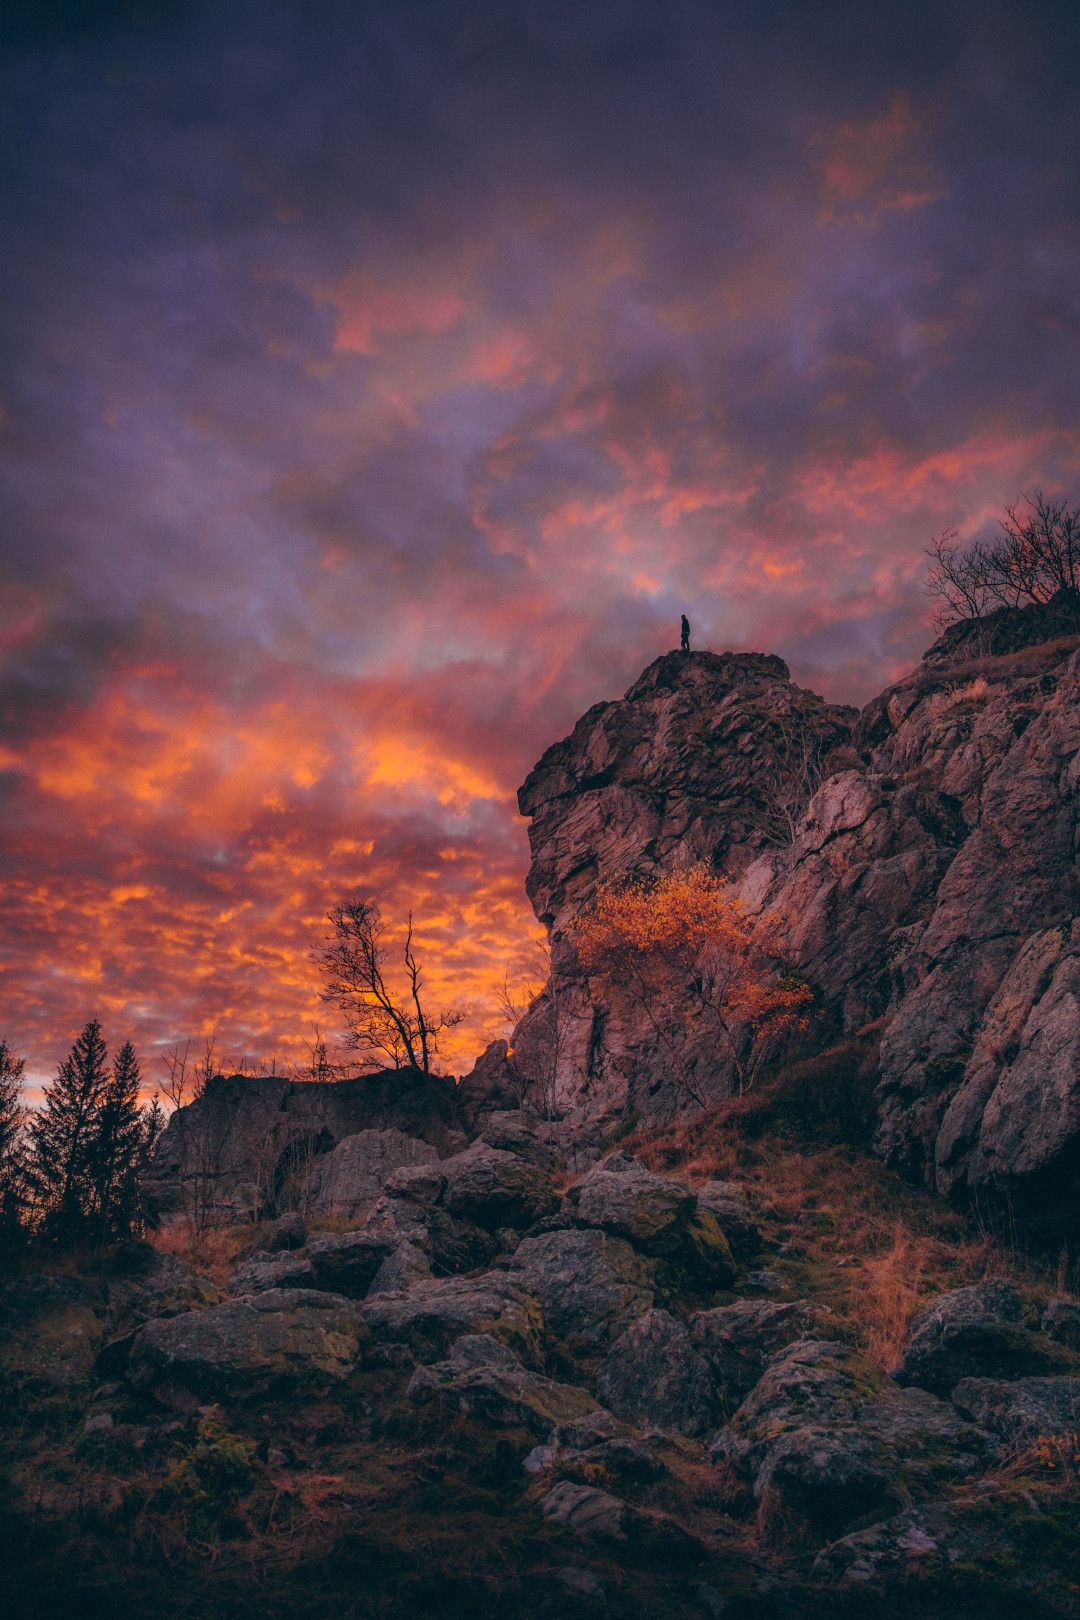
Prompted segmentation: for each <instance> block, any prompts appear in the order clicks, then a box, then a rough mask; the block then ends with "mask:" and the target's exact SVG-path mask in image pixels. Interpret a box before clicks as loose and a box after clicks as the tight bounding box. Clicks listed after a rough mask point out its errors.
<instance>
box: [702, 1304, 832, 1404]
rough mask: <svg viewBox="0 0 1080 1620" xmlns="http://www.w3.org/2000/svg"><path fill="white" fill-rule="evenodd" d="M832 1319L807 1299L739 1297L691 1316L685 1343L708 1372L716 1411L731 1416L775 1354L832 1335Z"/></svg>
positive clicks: (828, 1313) (821, 1308) (829, 1314)
mask: <svg viewBox="0 0 1080 1620" xmlns="http://www.w3.org/2000/svg"><path fill="white" fill-rule="evenodd" d="M835 1326H836V1318H835V1317H833V1316H832V1315H831V1313H830V1312H828V1311H826V1310H825V1309H823V1307H821V1306H820V1305H811V1304H810V1303H808V1302H807V1301H806V1300H793V1301H791V1302H790V1303H787V1302H785V1303H783V1304H781V1303H779V1302H777V1301H774V1300H764V1299H760V1300H759V1299H740V1300H736V1301H735V1303H734V1304H733V1305H718V1306H716V1307H715V1308H714V1309H713V1310H710V1311H698V1312H696V1313H695V1314H694V1315H693V1316H691V1318H690V1323H689V1330H690V1342H691V1344H692V1345H693V1347H694V1349H695V1350H696V1351H697V1352H698V1353H699V1354H700V1355H701V1356H702V1357H703V1358H704V1360H705V1362H706V1363H707V1365H708V1367H709V1370H710V1372H711V1374H712V1380H713V1387H714V1390H715V1398H716V1402H717V1408H718V1411H719V1412H724V1413H727V1414H730V1413H731V1412H733V1411H734V1409H735V1407H736V1406H738V1404H739V1402H740V1401H741V1400H742V1399H743V1397H744V1396H745V1395H748V1394H749V1393H750V1391H751V1390H752V1389H753V1387H754V1385H755V1384H756V1383H757V1381H758V1379H759V1378H760V1377H761V1374H762V1372H763V1371H764V1369H765V1366H766V1364H767V1363H768V1361H769V1360H770V1359H771V1357H772V1356H774V1355H775V1354H776V1353H777V1351H779V1350H782V1349H784V1348H785V1346H787V1345H789V1344H793V1343H794V1342H795V1340H796V1339H809V1338H813V1337H815V1336H818V1337H821V1338H825V1339H827V1338H829V1337H831V1334H830V1329H831V1328H835Z"/></svg>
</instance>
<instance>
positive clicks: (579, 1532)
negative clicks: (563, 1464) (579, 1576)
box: [540, 1479, 701, 1563]
mask: <svg viewBox="0 0 1080 1620" xmlns="http://www.w3.org/2000/svg"><path fill="white" fill-rule="evenodd" d="M540 1511H541V1512H542V1513H543V1515H544V1518H545V1519H547V1521H548V1523H549V1524H554V1525H558V1526H559V1527H560V1528H561V1529H564V1530H569V1531H570V1532H571V1533H572V1534H573V1535H575V1536H581V1537H583V1538H584V1539H586V1540H590V1541H601V1542H603V1541H614V1542H625V1541H628V1540H629V1541H632V1542H633V1543H634V1545H635V1547H636V1548H639V1549H640V1548H641V1547H642V1546H644V1545H648V1546H649V1548H650V1551H652V1552H653V1553H654V1554H659V1555H660V1556H664V1555H665V1554H666V1555H667V1556H668V1557H671V1558H674V1559H675V1560H677V1561H678V1562H680V1563H681V1562H683V1561H685V1560H686V1559H688V1558H692V1557H694V1556H695V1555H696V1554H698V1553H700V1551H701V1548H700V1545H699V1544H698V1543H697V1542H696V1541H695V1539H694V1537H693V1536H691V1535H689V1534H688V1533H687V1531H686V1530H684V1529H683V1528H682V1526H681V1525H680V1524H678V1523H676V1521H675V1520H674V1519H671V1518H669V1517H668V1516H667V1515H666V1514H663V1513H651V1512H647V1511H645V1510H643V1509H642V1508H638V1507H632V1506H631V1505H630V1504H629V1503H627V1502H623V1501H621V1500H620V1499H619V1497H617V1496H612V1495H611V1494H610V1492H608V1491H602V1490H598V1489H597V1488H596V1487H595V1486H593V1485H578V1484H575V1483H574V1482H573V1481H572V1480H569V1479H564V1480H560V1481H559V1483H558V1484H557V1485H553V1486H552V1488H551V1489H550V1490H549V1491H547V1492H546V1493H545V1494H544V1495H543V1496H542V1497H541V1498H540Z"/></svg>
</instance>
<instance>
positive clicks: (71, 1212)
mask: <svg viewBox="0 0 1080 1620" xmlns="http://www.w3.org/2000/svg"><path fill="white" fill-rule="evenodd" d="M108 1085H109V1069H108V1052H107V1051H106V1047H105V1042H104V1040H103V1039H102V1034H101V1026H100V1024H99V1023H98V1022H97V1019H91V1020H90V1022H89V1023H88V1024H87V1025H86V1026H85V1028H84V1029H83V1031H82V1033H81V1034H80V1035H79V1036H78V1038H77V1039H76V1041H75V1044H74V1046H73V1047H72V1048H71V1051H70V1053H69V1054H68V1056H67V1057H66V1058H65V1059H64V1061H63V1063H61V1065H60V1067H59V1069H58V1070H57V1075H56V1079H55V1080H54V1081H53V1082H52V1084H51V1085H50V1086H48V1087H47V1089H46V1092H45V1102H44V1106H43V1107H42V1109H41V1111H40V1113H38V1114H37V1115H36V1116H35V1118H34V1119H33V1121H32V1122H31V1125H30V1132H29V1154H28V1176H29V1183H30V1187H31V1191H32V1195H33V1200H34V1205H35V1208H36V1212H37V1220H38V1227H39V1230H40V1232H41V1233H42V1235H43V1236H45V1237H47V1238H50V1239H51V1240H53V1241H54V1242H56V1243H62V1244H65V1243H75V1242H78V1241H80V1240H81V1239H83V1238H84V1237H85V1236H86V1235H87V1231H88V1225H89V1221H90V1218H91V1216H92V1213H93V1210H94V1207H95V1192H96V1189H95V1173H94V1150H95V1147H96V1145H97V1143H98V1141H99V1136H100V1131H101V1119H102V1111H103V1109H104V1106H105V1097H106V1093H107V1090H108Z"/></svg>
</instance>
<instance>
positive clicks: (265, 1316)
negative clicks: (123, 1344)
mask: <svg viewBox="0 0 1080 1620" xmlns="http://www.w3.org/2000/svg"><path fill="white" fill-rule="evenodd" d="M365 1338H366V1330H365V1327H364V1323H363V1320H362V1319H361V1317H360V1315H359V1313H358V1310H357V1308H356V1307H355V1306H354V1305H352V1304H351V1303H350V1302H349V1301H348V1300H345V1299H339V1298H338V1297H337V1296H336V1295H334V1294H323V1293H315V1292H313V1291H311V1290H310V1289H298V1288H290V1289H272V1290H269V1291H268V1292H266V1293H262V1294H253V1295H251V1296H249V1297H248V1298H246V1299H238V1300H233V1301H230V1302H229V1303H227V1304H224V1305H213V1306H211V1307H210V1309H209V1310H205V1311H188V1312H186V1313H185V1314H184V1315H183V1316H172V1317H165V1318H161V1317H156V1318H155V1319H154V1320H153V1321H151V1322H148V1323H147V1324H146V1326H145V1327H144V1328H141V1329H140V1330H139V1333H138V1334H137V1335H136V1338H135V1343H134V1344H133V1346H132V1349H131V1356H130V1359H129V1361H128V1378H129V1379H130V1381H131V1383H132V1384H133V1385H134V1386H135V1388H136V1389H140V1390H146V1391H148V1392H149V1393H151V1394H153V1395H154V1397H155V1398H156V1399H157V1400H159V1401H161V1402H163V1403H164V1404H165V1405H167V1406H174V1407H176V1408H178V1409H179V1410H181V1411H185V1410H186V1411H192V1410H194V1409H195V1408H196V1407H197V1406H198V1405H199V1404H200V1403H201V1402H204V1401H214V1400H220V1399H221V1398H222V1397H223V1396H225V1397H231V1398H233V1399H246V1398H256V1397H261V1396H266V1395H269V1394H277V1395H280V1394H284V1393H288V1392H289V1391H290V1390H295V1389H298V1388H304V1389H309V1390H310V1389H318V1388H327V1387H330V1386H331V1385H333V1384H334V1383H336V1382H338V1381H339V1380H340V1379H342V1378H345V1377H347V1376H348V1374H349V1373H350V1372H351V1371H352V1369H353V1367H354V1366H355V1365H356V1362H357V1359H358V1356H359V1354H360V1349H361V1346H362V1345H363V1343H364V1340H365Z"/></svg>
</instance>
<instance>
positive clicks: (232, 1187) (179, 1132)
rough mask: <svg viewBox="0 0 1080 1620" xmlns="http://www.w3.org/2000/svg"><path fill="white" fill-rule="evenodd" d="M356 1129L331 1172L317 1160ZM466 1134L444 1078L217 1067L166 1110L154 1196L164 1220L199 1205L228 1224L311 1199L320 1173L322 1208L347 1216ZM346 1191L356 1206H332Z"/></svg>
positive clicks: (346, 1199)
mask: <svg viewBox="0 0 1080 1620" xmlns="http://www.w3.org/2000/svg"><path fill="white" fill-rule="evenodd" d="M361 1133H362V1134H363V1136H364V1139H365V1140H364V1142H363V1144H362V1147H361V1148H360V1149H359V1150H357V1149H356V1148H355V1147H354V1148H353V1149H347V1150H346V1152H345V1154H344V1155H343V1156H342V1158H341V1159H340V1160H337V1161H336V1162H334V1163H330V1164H328V1166H327V1171H326V1174H325V1177H324V1176H323V1175H322V1168H323V1167H322V1166H321V1165H320V1164H319V1160H320V1159H321V1158H322V1156H323V1155H325V1154H330V1155H332V1154H333V1150H334V1149H336V1148H337V1147H338V1145H339V1144H344V1143H345V1141H346V1140H347V1139H348V1138H350V1137H355V1136H357V1135H358V1134H361ZM369 1133H370V1134H369ZM464 1140H465V1139H464V1138H463V1137H462V1136H461V1134H460V1132H458V1130H457V1110H456V1105H455V1096H454V1084H453V1081H452V1080H449V1079H447V1078H445V1077H444V1076H441V1075H430V1074H421V1073H420V1071H419V1070H415V1069H390V1070H386V1071H384V1072H382V1073H379V1074H370V1075H364V1076H362V1077H361V1078H360V1079H357V1080H340V1081H333V1082H331V1081H294V1080H285V1079H282V1078H280V1077H277V1076H255V1075H241V1074H234V1075H228V1076H225V1075H216V1076H214V1078H213V1079H212V1080H210V1082H209V1083H208V1085H207V1086H206V1089H205V1091H204V1092H203V1094H202V1096H201V1097H199V1098H198V1099H197V1100H196V1101H195V1102H192V1103H190V1104H188V1105H187V1106H186V1107H184V1108H180V1109H177V1111H176V1112H175V1113H174V1114H173V1115H171V1117H170V1119H169V1123H168V1125H167V1127H166V1128H165V1130H164V1131H163V1132H162V1135H161V1139H160V1141H159V1143H158V1146H157V1149H156V1152H155V1154H154V1165H153V1177H152V1180H151V1182H150V1184H149V1186H148V1193H149V1196H150V1197H151V1199H152V1200H153V1202H154V1205H155V1207H156V1209H157V1212H158V1214H159V1215H160V1216H161V1217H162V1218H164V1219H166V1220H167V1219H169V1218H170V1217H174V1216H177V1215H180V1214H183V1213H184V1212H191V1211H192V1210H193V1209H197V1210H198V1212H199V1214H200V1215H205V1214H209V1215H210V1216H211V1217H212V1218H214V1219H218V1220H222V1221H228V1220H235V1219H238V1218H239V1219H243V1218H244V1217H248V1216H251V1215H252V1214H256V1213H260V1214H262V1213H266V1212H268V1211H269V1212H274V1210H275V1207H276V1205H277V1202H278V1200H279V1199H284V1200H286V1201H287V1200H288V1199H289V1198H290V1197H295V1196H297V1195H298V1194H303V1195H305V1196H306V1195H307V1193H308V1192H309V1191H310V1189H311V1183H312V1181H313V1180H314V1181H315V1184H316V1187H318V1188H319V1191H318V1193H317V1196H318V1197H322V1198H323V1200H324V1203H325V1204H326V1205H327V1206H328V1207H325V1208H321V1209H320V1213H323V1214H344V1215H346V1216H351V1215H352V1214H353V1213H354V1212H355V1210H356V1209H357V1208H359V1207H360V1206H361V1205H362V1204H363V1203H364V1202H365V1201H366V1200H367V1199H369V1198H374V1197H376V1196H377V1193H378V1190H379V1187H380V1186H381V1185H382V1182H383V1180H384V1179H385V1177H386V1174H387V1173H388V1171H390V1170H392V1169H393V1168H395V1165H397V1164H408V1163H414V1162H417V1161H418V1160H423V1159H424V1158H438V1157H439V1156H440V1155H441V1154H444V1153H450V1152H453V1151H454V1149H455V1147H456V1146H464ZM409 1144H415V1145H413V1146H410V1145H409ZM376 1161H377V1162H376ZM369 1165H370V1173H369ZM301 1184H302V1185H301ZM352 1185H355V1186H356V1187H357V1189H358V1191H357V1192H356V1194H355V1195H354V1193H353V1192H352V1190H351V1187H352ZM339 1199H340V1200H341V1201H342V1202H343V1203H348V1204H350V1205H351V1206H352V1207H349V1208H340V1209H339V1208H337V1207H336V1202H337V1200H339ZM331 1206H332V1207H331Z"/></svg>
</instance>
